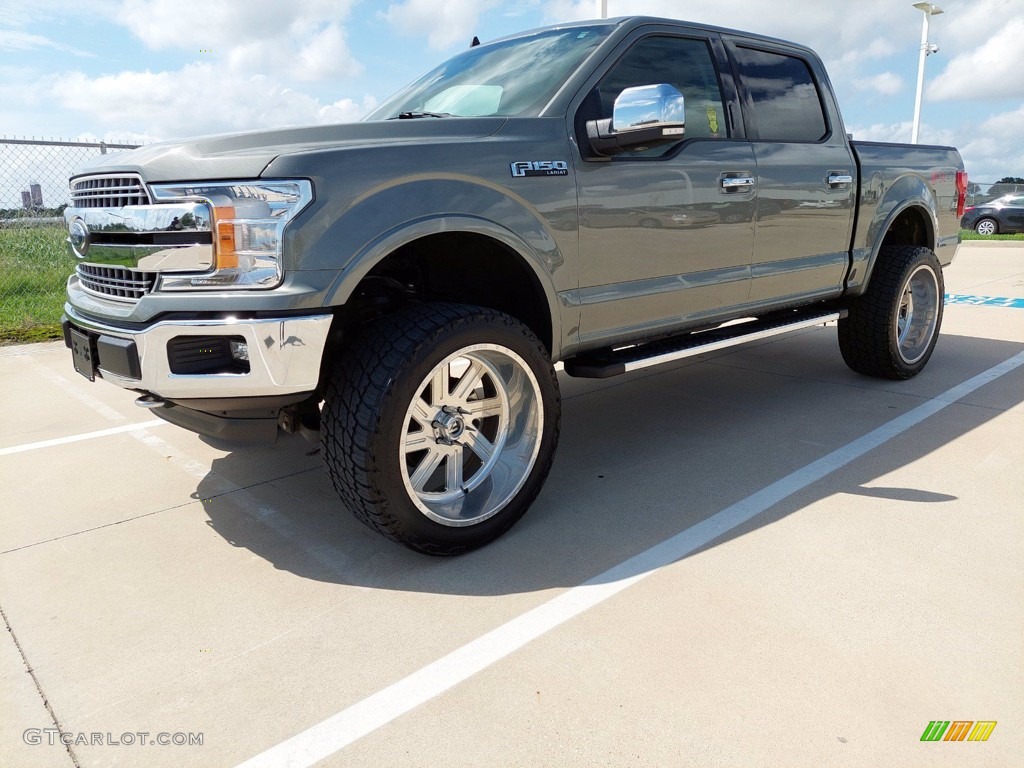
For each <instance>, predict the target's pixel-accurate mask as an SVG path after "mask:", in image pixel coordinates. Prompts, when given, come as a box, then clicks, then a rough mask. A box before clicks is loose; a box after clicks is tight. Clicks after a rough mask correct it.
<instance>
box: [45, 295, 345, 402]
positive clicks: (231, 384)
mask: <svg viewBox="0 0 1024 768" xmlns="http://www.w3.org/2000/svg"><path fill="white" fill-rule="evenodd" d="M64 313H65V315H67V318H68V320H69V321H70V322H71V323H72V325H75V326H77V327H79V328H81V329H84V330H87V331H92V332H94V333H99V334H103V335H104V336H113V337H116V338H120V339H131V340H133V341H134V342H135V346H136V348H137V349H138V353H139V366H140V370H141V371H142V378H141V379H131V378H127V377H125V376H120V375H116V374H113V373H111V372H109V371H104V370H103V368H102V367H101V368H100V375H101V376H102V377H103V378H104V379H106V380H107V381H110V382H112V383H113V384H117V385H118V386H120V387H124V388H125V389H136V390H145V391H147V392H151V393H153V394H155V395H159V396H160V397H164V398H196V397H203V398H206V397H208V398H215V397H258V396H262V395H287V394H292V393H294V392H310V391H312V390H314V389H316V385H317V383H318V381H319V378H320V361H321V359H322V358H323V352H324V347H325V346H326V344H327V334H328V332H329V331H330V328H331V319H332V316H331V315H304V316H300V317H285V318H268V319H258V320H237V319H234V318H221V319H215V320H167V321H163V322H158V323H155V324H153V325H151V326H150V327H148V328H146V329H145V330H142V331H130V330H127V329H125V328H118V327H116V326H109V325H105V324H103V323H100V322H97V321H95V320H90V319H88V318H84V317H81V316H80V315H79V314H78V313H77V312H75V309H74V307H72V306H71V305H70V304H65V305H64ZM175 336H242V337H244V338H245V341H246V344H247V345H248V347H249V365H250V371H249V373H244V374H230V373H218V374H197V375H181V374H174V373H171V370H170V363H169V362H168V359H167V342H169V341H170V340H171V339H173V338H174V337H175Z"/></svg>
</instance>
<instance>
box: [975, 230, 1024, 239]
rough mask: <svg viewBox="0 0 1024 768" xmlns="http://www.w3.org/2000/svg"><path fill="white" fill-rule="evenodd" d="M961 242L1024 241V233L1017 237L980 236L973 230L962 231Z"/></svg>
mask: <svg viewBox="0 0 1024 768" xmlns="http://www.w3.org/2000/svg"><path fill="white" fill-rule="evenodd" d="M960 239H961V240H1024V233H1018V234H1016V235H979V234H978V233H977V232H975V231H974V230H973V229H961V230H960Z"/></svg>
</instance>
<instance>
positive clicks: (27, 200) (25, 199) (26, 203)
mask: <svg viewBox="0 0 1024 768" xmlns="http://www.w3.org/2000/svg"><path fill="white" fill-rule="evenodd" d="M21 207H22V208H31V207H32V193H31V192H29V191H28V190H27V189H23V190H21Z"/></svg>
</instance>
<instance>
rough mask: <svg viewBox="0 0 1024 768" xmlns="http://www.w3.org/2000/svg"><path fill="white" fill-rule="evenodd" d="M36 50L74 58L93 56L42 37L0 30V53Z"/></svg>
mask: <svg viewBox="0 0 1024 768" xmlns="http://www.w3.org/2000/svg"><path fill="white" fill-rule="evenodd" d="M38 48H49V49H51V50H54V51H63V52H65V53H70V54H73V55H75V56H92V55H93V54H91V53H87V52H86V51H81V50H79V49H78V48H74V47H72V46H70V45H65V44H64V43H59V42H57V41H55V40H51V39H50V38H48V37H44V36H43V35H34V34H32V33H30V32H23V31H21V30H17V29H0V51H31V50H34V49H38Z"/></svg>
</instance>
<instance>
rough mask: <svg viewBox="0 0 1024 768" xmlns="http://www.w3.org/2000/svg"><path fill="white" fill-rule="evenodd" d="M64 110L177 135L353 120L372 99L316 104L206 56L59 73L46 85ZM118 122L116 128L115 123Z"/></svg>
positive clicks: (123, 127) (93, 120) (94, 120)
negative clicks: (157, 66)
mask: <svg viewBox="0 0 1024 768" xmlns="http://www.w3.org/2000/svg"><path fill="white" fill-rule="evenodd" d="M49 95H50V97H51V98H53V99H55V100H57V101H58V102H59V103H60V104H61V106H63V107H64V108H66V109H69V110H79V111H84V112H87V113H88V116H89V118H90V121H89V122H90V124H99V125H106V126H108V127H109V129H110V130H112V131H119V132H118V135H121V136H123V135H124V132H125V131H129V132H132V133H135V134H141V135H143V136H147V137H160V138H164V139H173V138H183V137H187V136H197V135H201V134H208V133H221V132H225V131H236V130H252V129H259V128H272V127H279V126H285V125H310V124H322V123H332V122H351V121H353V120H356V119H358V118H360V117H362V116H364V115H365V114H367V113H368V112H370V111H372V110H373V108H374V107H375V106H376V104H377V102H376V99H375V98H373V97H372V96H368V97H365V98H364V99H363V101H362V102H361V103H360V102H356V101H354V100H352V99H341V100H339V101H336V102H334V103H327V104H325V103H322V102H321V101H320V100H318V99H316V98H314V97H313V96H310V95H308V94H305V93H301V92H299V91H296V90H293V89H291V88H288V87H286V86H284V85H282V84H281V83H280V82H278V81H275V80H272V79H271V78H269V77H266V76H264V75H252V76H246V75H240V74H237V73H234V72H230V71H224V70H222V69H221V68H218V67H216V66H215V65H213V64H209V63H200V64H189V65H186V66H185V67H183V68H182V69H180V70H178V71H175V72H149V71H144V72H120V73H118V74H115V75H103V76H100V77H94V78H93V77H88V76H87V75H84V74H82V73H81V72H72V73H65V74H64V75H62V76H61V78H60V81H59V83H55V84H54V85H53V86H52V87H51V88H50V91H49ZM119 126H120V128H119Z"/></svg>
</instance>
